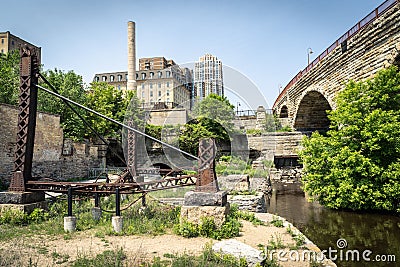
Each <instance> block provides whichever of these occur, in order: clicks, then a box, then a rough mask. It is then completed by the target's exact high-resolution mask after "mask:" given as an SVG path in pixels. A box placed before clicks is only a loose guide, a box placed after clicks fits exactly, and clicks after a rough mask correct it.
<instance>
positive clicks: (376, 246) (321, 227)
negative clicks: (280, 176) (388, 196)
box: [267, 190, 400, 267]
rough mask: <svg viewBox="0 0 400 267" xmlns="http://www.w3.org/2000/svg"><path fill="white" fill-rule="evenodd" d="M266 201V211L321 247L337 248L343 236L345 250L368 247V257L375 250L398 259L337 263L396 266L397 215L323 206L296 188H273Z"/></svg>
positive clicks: (399, 253) (399, 257)
mask: <svg viewBox="0 0 400 267" xmlns="http://www.w3.org/2000/svg"><path fill="white" fill-rule="evenodd" d="M267 202H268V205H267V206H268V207H267V209H268V212H270V213H274V214H278V215H279V216H282V217H284V218H286V219H287V220H288V221H289V222H291V223H293V225H295V226H296V227H297V228H299V229H300V230H301V231H302V232H303V233H304V234H305V235H306V236H307V237H308V238H310V239H311V240H312V241H313V242H314V243H315V244H316V245H317V246H318V247H320V248H321V249H322V250H324V249H328V248H329V247H331V248H332V249H337V246H336V241H337V240H338V239H339V238H344V239H346V241H347V244H348V246H347V249H348V250H355V249H357V250H358V251H360V255H361V254H362V252H363V251H364V250H366V249H369V250H371V251H372V252H373V254H371V256H369V257H370V258H371V259H373V258H374V257H375V255H378V254H380V255H383V254H385V255H388V254H394V255H395V256H396V259H397V263H398V264H396V263H389V262H385V263H378V262H369V263H368V262H346V261H336V263H337V265H338V266H345V267H347V266H349V267H350V266H351V267H353V266H357V267H358V266H400V217H398V216H393V215H387V214H377V213H358V212H349V211H335V210H330V209H326V208H324V207H322V206H321V205H319V204H318V203H309V202H308V201H307V200H306V198H305V196H304V193H302V192H301V191H300V190H297V191H294V190H290V191H286V192H282V191H278V192H277V191H274V192H273V193H272V195H270V196H269V200H267ZM343 251H344V253H345V252H346V251H347V250H346V249H344V250H343ZM360 257H361V256H360Z"/></svg>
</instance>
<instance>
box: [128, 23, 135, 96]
mask: <svg viewBox="0 0 400 267" xmlns="http://www.w3.org/2000/svg"><path fill="white" fill-rule="evenodd" d="M127 89H128V90H136V47H135V22H133V21H128V84H127Z"/></svg>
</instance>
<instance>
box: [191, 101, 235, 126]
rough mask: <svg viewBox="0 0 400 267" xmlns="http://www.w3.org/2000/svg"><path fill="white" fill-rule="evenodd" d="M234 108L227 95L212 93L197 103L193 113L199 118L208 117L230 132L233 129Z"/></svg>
mask: <svg viewBox="0 0 400 267" xmlns="http://www.w3.org/2000/svg"><path fill="white" fill-rule="evenodd" d="M234 108H235V107H234V106H233V105H232V104H231V103H230V102H229V100H228V99H227V98H226V97H225V96H224V97H221V96H219V95H216V94H210V95H208V96H207V97H206V98H204V99H203V100H202V101H200V102H198V103H196V105H195V106H194V108H193V114H194V116H195V117H197V118H208V119H209V120H211V121H214V122H216V123H217V124H219V125H221V126H222V127H223V128H224V129H225V130H226V131H228V132H229V131H231V130H232V129H233V119H234V118H235V113H234Z"/></svg>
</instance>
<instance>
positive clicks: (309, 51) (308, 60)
mask: <svg viewBox="0 0 400 267" xmlns="http://www.w3.org/2000/svg"><path fill="white" fill-rule="evenodd" d="M312 53H314V52H313V51H312V49H311V47H309V48H307V66H308V65H310V55H311V54H312Z"/></svg>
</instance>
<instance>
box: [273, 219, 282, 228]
mask: <svg viewBox="0 0 400 267" xmlns="http://www.w3.org/2000/svg"><path fill="white" fill-rule="evenodd" d="M271 224H272V225H273V226H275V227H283V221H282V220H281V219H278V218H277V217H273V219H272V221H271Z"/></svg>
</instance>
